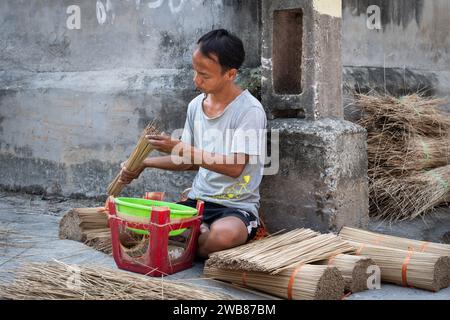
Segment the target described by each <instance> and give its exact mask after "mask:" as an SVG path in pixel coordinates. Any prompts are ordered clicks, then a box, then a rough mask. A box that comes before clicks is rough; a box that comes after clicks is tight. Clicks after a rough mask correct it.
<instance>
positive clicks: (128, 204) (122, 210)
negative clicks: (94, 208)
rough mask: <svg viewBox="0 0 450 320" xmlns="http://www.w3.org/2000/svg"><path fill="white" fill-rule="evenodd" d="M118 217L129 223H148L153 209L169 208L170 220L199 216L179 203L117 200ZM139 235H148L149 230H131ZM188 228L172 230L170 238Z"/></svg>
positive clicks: (122, 198) (128, 199)
mask: <svg viewBox="0 0 450 320" xmlns="http://www.w3.org/2000/svg"><path fill="white" fill-rule="evenodd" d="M114 201H115V203H116V210H117V215H118V216H119V217H121V218H123V219H125V220H127V221H131V222H137V223H148V222H149V221H150V212H151V208H152V207H168V208H169V210H170V219H182V218H190V217H193V216H195V215H197V209H195V208H191V207H188V206H184V205H181V204H177V203H172V202H165V201H156V200H147V199H142V198H124V197H120V198H115V199H114ZM129 229H130V230H132V231H133V232H136V233H138V234H145V235H148V234H149V232H148V230H141V229H135V228H129ZM185 230H186V228H183V229H178V230H172V231H170V232H169V236H177V235H180V234H182V233H183V232H184V231H185Z"/></svg>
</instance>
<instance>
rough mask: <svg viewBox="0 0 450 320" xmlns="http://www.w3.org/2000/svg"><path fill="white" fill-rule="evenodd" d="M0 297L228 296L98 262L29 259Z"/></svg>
mask: <svg viewBox="0 0 450 320" xmlns="http://www.w3.org/2000/svg"><path fill="white" fill-rule="evenodd" d="M0 298H2V299H14V300H22V299H27V300H29V299H30V300H34V299H39V300H55V299H58V300H59V299H70V300H73V299H76V300H122V299H123V300H125V299H127V300H128V299H139V300H142V299H150V300H177V299H183V300H189V299H194V300H216V299H217V300H219V299H220V300H228V299H230V297H229V296H227V295H224V294H220V293H215V292H208V291H205V290H204V289H202V288H200V287H197V286H195V285H192V284H191V283H182V282H179V281H173V280H172V281H171V280H163V279H159V278H151V277H146V276H142V275H138V274H133V273H129V272H125V271H120V270H114V269H108V268H104V267H99V266H77V265H67V264H64V263H62V262H59V261H55V262H51V263H31V264H27V265H25V266H24V267H23V268H22V269H19V270H18V271H17V272H16V273H15V281H14V282H12V283H2V284H0Z"/></svg>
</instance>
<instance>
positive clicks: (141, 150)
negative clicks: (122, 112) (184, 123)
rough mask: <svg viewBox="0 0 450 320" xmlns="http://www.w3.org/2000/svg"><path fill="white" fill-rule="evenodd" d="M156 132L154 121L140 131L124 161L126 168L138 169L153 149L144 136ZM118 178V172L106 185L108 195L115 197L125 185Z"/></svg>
mask: <svg viewBox="0 0 450 320" xmlns="http://www.w3.org/2000/svg"><path fill="white" fill-rule="evenodd" d="M156 134H159V129H158V128H157V126H156V124H155V123H154V122H151V123H149V124H148V125H147V127H146V128H145V129H144V131H143V132H142V134H141V136H140V137H139V141H138V143H137V145H136V147H135V148H134V150H133V152H132V153H131V155H130V157H129V158H128V160H127V161H126V163H125V165H126V167H127V168H128V170H130V171H136V170H138V169H139V166H140V165H141V164H142V162H143V161H144V160H145V158H147V157H148V155H149V154H150V152H152V151H153V147H152V145H151V144H150V143H149V142H148V140H147V139H146V138H145V136H146V135H156ZM119 179H120V173H119V174H117V176H116V177H115V179H114V181H113V182H112V183H111V184H110V185H109V186H108V195H110V196H114V197H117V196H118V195H119V194H120V192H121V191H122V189H123V188H124V187H125V185H124V184H122V183H120V182H119Z"/></svg>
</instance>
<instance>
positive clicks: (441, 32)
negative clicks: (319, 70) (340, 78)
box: [342, 0, 450, 111]
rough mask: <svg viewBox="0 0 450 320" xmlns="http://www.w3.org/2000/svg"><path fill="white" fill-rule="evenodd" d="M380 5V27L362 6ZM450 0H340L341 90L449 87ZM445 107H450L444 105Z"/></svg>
mask: <svg viewBox="0 0 450 320" xmlns="http://www.w3.org/2000/svg"><path fill="white" fill-rule="evenodd" d="M370 5H378V6H379V7H380V8H381V27H382V28H381V30H370V29H369V28H367V17H368V14H367V8H368V7H369V6H370ZM449 25H450V1H448V0H433V1H427V0H343V24H342V28H343V31H342V32H343V43H342V49H343V52H342V56H343V65H344V89H345V90H344V93H345V94H346V102H347V103H348V102H349V100H348V99H350V98H351V97H350V96H349V91H350V90H360V91H362V92H366V91H368V90H370V89H376V90H378V91H384V90H386V91H388V92H390V93H393V94H396V95H401V94H408V93H411V92H415V91H424V93H426V94H430V95H431V94H434V95H438V96H448V95H449V93H450V33H449ZM448 110H449V111H450V108H448Z"/></svg>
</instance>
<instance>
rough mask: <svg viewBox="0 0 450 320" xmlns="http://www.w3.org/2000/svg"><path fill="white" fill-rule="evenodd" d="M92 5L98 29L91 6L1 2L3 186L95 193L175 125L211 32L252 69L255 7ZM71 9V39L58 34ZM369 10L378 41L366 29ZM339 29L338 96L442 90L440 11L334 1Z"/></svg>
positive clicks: (149, 176) (144, 0) (428, 6)
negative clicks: (75, 15)
mask: <svg viewBox="0 0 450 320" xmlns="http://www.w3.org/2000/svg"><path fill="white" fill-rule="evenodd" d="M101 2H102V3H103V5H104V6H105V9H107V12H106V21H105V23H104V24H99V22H98V20H97V16H96V1H95V0H78V1H76V2H74V1H67V0H64V1H57V0H41V1H25V0H3V1H0V21H1V24H0V185H1V186H3V187H7V188H25V189H29V190H34V191H41V192H42V191H48V192H57V193H63V194H66V195H70V194H83V195H88V196H93V195H102V194H105V189H106V186H107V184H108V183H109V182H110V180H111V179H112V178H113V176H114V175H115V174H116V171H117V168H118V165H119V163H120V161H123V160H124V159H126V157H127V155H128V154H129V153H130V152H131V149H132V148H133V146H134V144H135V142H136V139H137V137H138V135H139V133H140V131H141V129H142V128H143V127H144V125H145V124H146V122H147V121H148V120H150V119H157V120H160V121H161V123H162V124H163V125H164V126H165V127H164V129H165V130H167V131H171V130H173V129H175V128H179V127H181V126H182V125H183V122H184V117H185V111H186V105H187V102H188V101H189V100H190V99H191V98H192V97H193V96H195V95H196V92H195V91H194V88H193V85H192V81H191V76H192V75H191V72H190V56H191V52H192V49H193V48H194V43H195V40H197V38H198V37H199V36H200V35H201V34H203V33H204V32H206V31H209V30H211V29H212V28H216V27H225V28H229V29H231V30H232V31H235V32H236V33H238V34H239V35H240V36H241V37H242V38H243V39H244V41H245V43H246V47H247V51H248V57H247V63H246V67H247V68H253V67H257V66H259V65H260V56H261V52H260V30H261V28H260V23H261V22H260V9H259V5H260V1H259V0H249V1H244V0H211V1H210V0H208V1H202V0H129V1H127V0H122V1H119V0H110V1H107V0H101ZM72 4H77V5H79V6H80V8H81V30H68V29H67V27H66V19H67V17H68V14H67V13H66V9H67V7H68V6H69V5H72ZM149 4H153V6H155V7H156V8H150V7H149ZM155 4H156V5H159V6H156V5H155ZM180 4H181V6H179V5H180ZM372 4H375V5H379V6H380V7H381V9H382V12H381V16H382V27H383V28H382V30H379V31H377V30H369V29H367V27H366V19H367V15H366V10H367V7H368V6H369V5H372ZM342 25H343V43H342V51H343V53H342V54H343V64H344V85H345V88H361V89H362V90H367V89H369V88H378V89H384V87H385V86H386V88H387V89H388V90H390V91H394V92H397V93H402V92H407V91H409V90H415V89H421V88H428V89H430V90H429V92H430V93H436V94H439V95H447V94H448V93H449V92H450V52H449V50H450V35H449V32H448V25H450V1H448V0H432V1H431V0H430V1H425V0H370V1H369V0H343V22H342ZM385 67H386V68H385ZM344 92H346V93H347V96H346V97H347V98H349V96H348V91H344ZM191 177H192V175H190V174H178V173H177V174H169V173H164V174H163V173H160V172H157V171H155V170H151V171H149V172H147V173H146V174H145V176H144V179H143V180H142V181H141V182H139V183H136V184H134V187H135V188H134V189H131V188H129V189H127V190H129V192H130V193H133V194H136V193H139V192H141V191H142V192H143V191H144V190H153V189H160V190H161V189H164V190H166V191H168V192H169V194H172V195H175V194H176V193H178V192H179V190H180V189H183V188H184V187H186V186H188V185H189V183H190V178H191Z"/></svg>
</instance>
